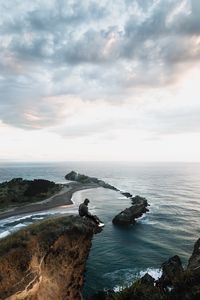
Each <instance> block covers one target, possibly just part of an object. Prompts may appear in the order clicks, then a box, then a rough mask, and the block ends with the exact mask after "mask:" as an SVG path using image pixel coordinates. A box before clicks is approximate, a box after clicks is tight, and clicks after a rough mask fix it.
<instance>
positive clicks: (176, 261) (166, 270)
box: [158, 255, 184, 290]
mask: <svg viewBox="0 0 200 300" xmlns="http://www.w3.org/2000/svg"><path fill="white" fill-rule="evenodd" d="M161 268H162V276H161V278H160V279H159V280H158V286H160V287H161V288H162V289H163V290H165V289H167V288H168V287H170V288H176V286H177V284H178V283H179V282H180V281H182V278H183V272H184V270H183V267H182V263H181V260H180V257H179V256H178V255H175V256H173V257H171V258H170V259H169V260H168V261H166V262H164V263H163V264H162V266H161Z"/></svg>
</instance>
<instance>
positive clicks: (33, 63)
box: [0, 0, 200, 138]
mask: <svg viewBox="0 0 200 300" xmlns="http://www.w3.org/2000/svg"><path fill="white" fill-rule="evenodd" d="M199 16H200V2H199V0H143V1H139V0H135V1H129V0H126V1H124V0H115V1H108V0H103V1H92V0H87V1H78V0H45V1H42V2H41V1H39V0H34V1H25V0H12V1H11V0H7V1H0V120H1V122H2V124H8V125H11V126H14V127H17V128H22V129H25V130H32V129H35V130H42V129H44V128H47V129H49V131H52V132H56V133H57V134H60V135H61V136H62V137H65V138H67V137H69V136H70V137H75V138H77V137H79V136H81V137H82V136H84V135H85V136H88V135H95V134H99V133H101V132H102V133H103V132H105V131H111V132H112V131H116V130H117V128H118V129H120V128H121V129H122V130H123V128H126V126H127V127H128V128H129V129H130V128H135V126H136V127H137V128H138V127H139V128H141V129H144V130H147V131H152V132H154V133H155V132H157V134H158V135H160V134H164V133H169V132H172V130H174V133H175V132H176V133H180V132H187V131H191V132H192V131H195V132H197V131H200V118H199V117H198V116H199V111H200V104H199V103H198V101H196V100H194V105H193V106H192V107H190V108H189V109H188V108H187V103H184V104H183V110H181V109H179V108H180V105H181V101H180V99H179V100H178V102H177V104H176V105H175V107H173V108H172V111H171V110H169V111H168V110H167V109H166V108H167V101H169V102H170V99H167V95H168V96H169V97H170V96H172V95H173V93H174V92H173V91H174V90H173V89H174V86H175V85H176V84H177V83H178V82H179V81H180V79H181V78H182V77H184V74H187V73H188V72H190V70H193V68H194V67H195V68H196V69H198V68H199V67H200V18H199ZM197 86H198V85H197ZM160 91H161V92H160ZM162 91H164V94H162ZM166 91H168V94H167V92H166ZM149 93H150V94H151V96H150V97H149ZM170 93H171V94H170ZM159 95H161V96H159ZM156 97H158V99H156ZM158 100H159V101H158ZM162 101H163V103H164V107H165V108H164V110H163V106H162V105H160V103H162ZM102 102H103V103H106V104H105V107H106V110H107V114H106V115H105V118H100V119H98V108H99V105H101V104H100V103H102ZM93 103H97V104H96V105H97V108H96V109H93V110H92V113H91V114H90V115H89V114H88V113H85V110H84V105H85V104H86V106H87V107H89V106H90V105H91V104H92V105H93ZM127 103H129V104H128V106H127V107H128V108H127V109H124V107H126V104H127ZM149 103H152V106H151V109H149ZM115 106H116V107H117V109H118V110H119V111H120V109H121V108H122V107H123V108H122V114H121V119H120V118H119V114H118V113H117V115H116V117H113V107H115ZM128 111H129V112H128ZM115 113H116V111H115ZM92 114H93V116H92ZM95 114H96V115H95ZM102 114H103V110H102ZM91 116H92V117H91ZM95 116H96V117H95ZM111 116H112V117H111ZM78 120H79V121H78ZM117 120H119V122H117ZM141 120H142V121H141ZM122 123H123V124H125V125H123V126H122ZM122 127H123V128H122Z"/></svg>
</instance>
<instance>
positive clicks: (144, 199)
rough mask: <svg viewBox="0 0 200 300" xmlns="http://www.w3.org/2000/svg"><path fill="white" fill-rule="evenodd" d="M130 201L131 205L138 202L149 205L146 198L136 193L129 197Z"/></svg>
mask: <svg viewBox="0 0 200 300" xmlns="http://www.w3.org/2000/svg"><path fill="white" fill-rule="evenodd" d="M131 202H132V204H133V205H135V204H138V203H144V205H145V206H149V204H148V202H147V199H146V198H144V197H141V196H138V195H136V196H135V197H131Z"/></svg>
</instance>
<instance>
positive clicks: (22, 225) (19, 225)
mask: <svg viewBox="0 0 200 300" xmlns="http://www.w3.org/2000/svg"><path fill="white" fill-rule="evenodd" d="M22 227H26V224H23V223H19V224H17V225H15V226H14V227H13V228H17V229H18V228H22Z"/></svg>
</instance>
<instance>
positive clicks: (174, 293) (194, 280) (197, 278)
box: [90, 239, 200, 300]
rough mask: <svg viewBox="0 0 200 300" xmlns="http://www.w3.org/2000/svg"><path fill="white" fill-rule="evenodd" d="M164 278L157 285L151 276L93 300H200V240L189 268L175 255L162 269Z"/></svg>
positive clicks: (99, 295)
mask: <svg viewBox="0 0 200 300" xmlns="http://www.w3.org/2000/svg"><path fill="white" fill-rule="evenodd" d="M161 269H162V276H161V278H160V279H158V280H157V281H155V279H154V278H152V277H151V276H150V275H149V274H148V273H146V274H145V275H144V276H143V277H142V278H140V279H139V280H137V281H136V282H134V283H133V284H132V285H131V286H130V287H127V288H125V289H123V290H122V291H120V292H112V291H108V292H99V293H98V294H96V295H94V296H92V297H91V298H90V300H130V299H134V300H150V299H151V300H199V299H200V239H198V240H197V242H196V243H195V245H194V250H193V253H192V256H191V257H190V259H189V263H188V266H187V268H186V269H185V270H184V268H183V267H182V263H181V260H180V258H179V256H177V255H175V256H173V257H171V258H170V259H169V260H167V261H166V262H164V263H163V264H162V266H161Z"/></svg>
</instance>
